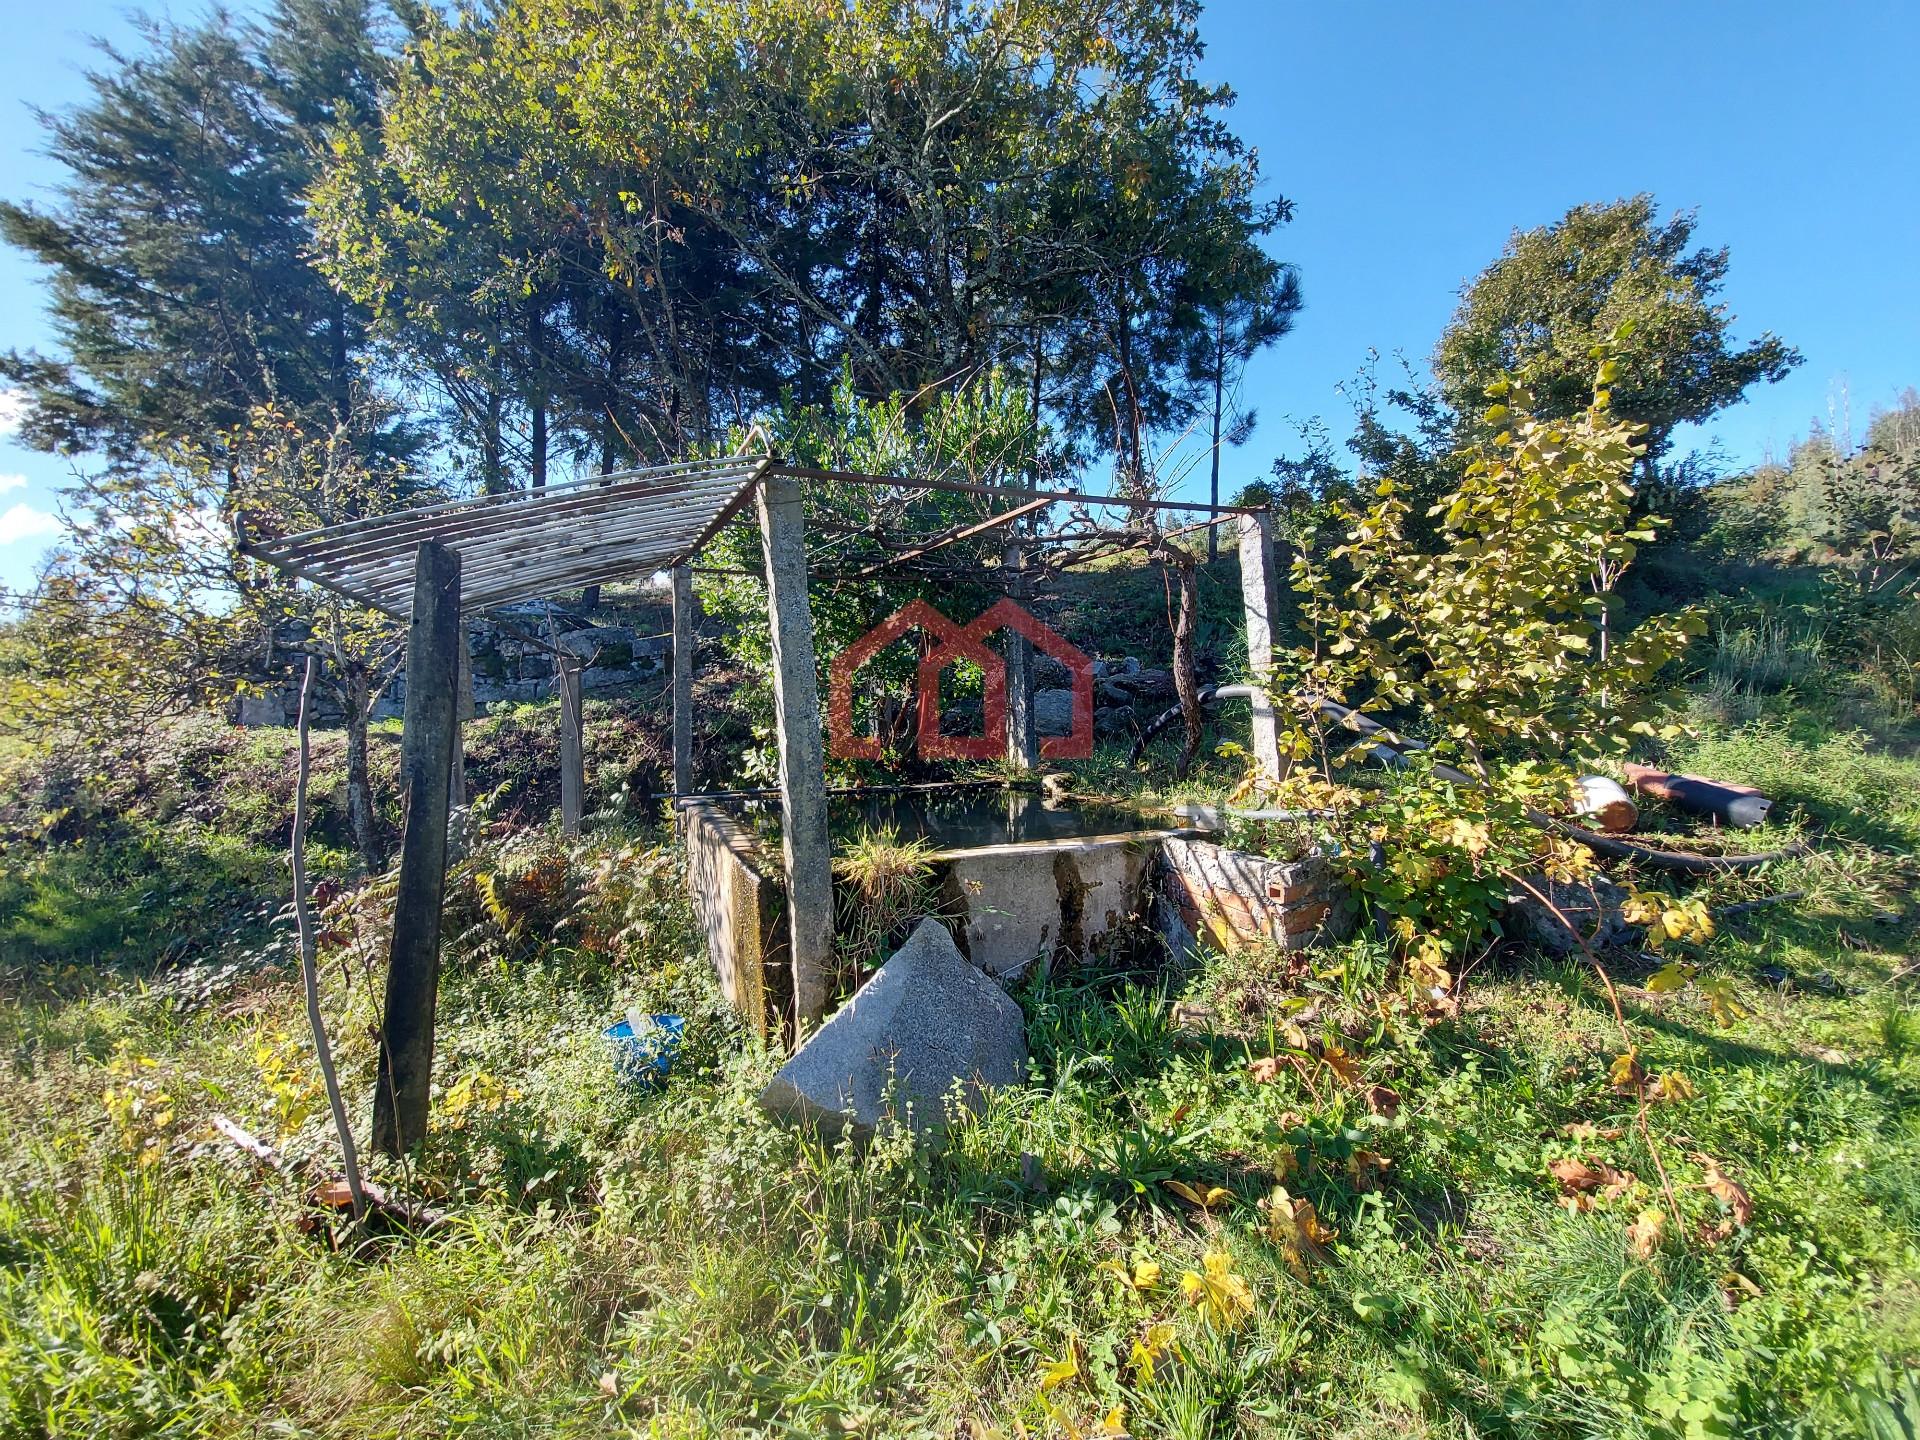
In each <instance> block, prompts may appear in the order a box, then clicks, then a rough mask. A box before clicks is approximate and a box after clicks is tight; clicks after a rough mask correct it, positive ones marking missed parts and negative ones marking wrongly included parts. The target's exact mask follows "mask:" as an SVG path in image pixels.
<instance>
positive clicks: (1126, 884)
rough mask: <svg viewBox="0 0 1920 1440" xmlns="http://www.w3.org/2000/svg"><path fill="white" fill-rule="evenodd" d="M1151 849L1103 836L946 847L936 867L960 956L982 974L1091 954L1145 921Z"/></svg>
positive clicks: (1149, 844) (1015, 971)
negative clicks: (942, 877) (942, 874)
mask: <svg viewBox="0 0 1920 1440" xmlns="http://www.w3.org/2000/svg"><path fill="white" fill-rule="evenodd" d="M1157 844H1158V840H1157V838H1155V839H1148V838H1140V837H1130V838H1125V839H1116V838H1112V837H1108V838H1102V839H1095V840H1063V841H1058V842H1055V843H1051V844H1024V845H1016V846H1006V845H989V846H982V847H980V848H978V849H973V850H955V851H950V852H948V853H947V854H945V855H943V856H942V857H941V858H940V862H939V863H940V865H941V867H942V868H943V869H944V870H945V872H946V876H945V880H944V883H943V887H942V890H943V893H942V898H943V901H944V906H943V910H944V913H945V914H947V915H948V916H950V917H952V918H953V919H954V921H955V926H956V930H957V934H958V938H959V941H960V944H961V946H962V948H963V949H964V950H965V952H966V956H967V958H968V959H969V960H971V961H972V962H973V963H974V964H975V965H977V966H979V967H980V968H981V969H982V970H984V971H986V972H987V973H988V974H989V975H995V976H1006V977H1012V976H1016V975H1019V974H1021V973H1023V972H1024V971H1026V970H1027V968H1028V967H1029V966H1031V965H1032V964H1033V963H1034V962H1035V961H1036V960H1037V961H1039V962H1040V963H1042V964H1046V963H1049V962H1050V961H1051V960H1052V959H1054V958H1055V957H1056V956H1059V957H1063V958H1064V957H1066V956H1075V957H1083V956H1087V955H1097V954H1100V953H1103V952H1105V951H1107V950H1109V949H1111V948H1112V947H1113V946H1114V945H1115V944H1117V943H1118V942H1119V941H1120V940H1121V938H1122V936H1123V934H1124V932H1125V931H1126V929H1127V927H1128V926H1130V925H1132V924H1134V923H1135V922H1138V921H1140V920H1142V919H1143V918H1144V916H1145V914H1146V911H1147V908H1148V905H1149V902H1150V899H1151V896H1150V893H1149V879H1150V876H1151V873H1152V865H1153V852H1154V849H1155V847H1156V845H1157Z"/></svg>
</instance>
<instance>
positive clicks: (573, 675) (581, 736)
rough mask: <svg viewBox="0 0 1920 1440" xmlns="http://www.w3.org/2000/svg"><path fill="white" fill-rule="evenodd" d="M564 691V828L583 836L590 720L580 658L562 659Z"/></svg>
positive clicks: (560, 675) (560, 679)
mask: <svg viewBox="0 0 1920 1440" xmlns="http://www.w3.org/2000/svg"><path fill="white" fill-rule="evenodd" d="M557 665H558V670H557V680H558V685H559V690H560V828H561V830H562V831H563V832H565V833H566V834H568V835H578V834H579V833H580V817H581V815H582V813H583V812H584V810H585V809H586V791H587V757H586V716H585V714H584V713H583V712H582V710H581V706H580V658H579V656H577V655H562V656H561V657H560V659H559V661H558V662H557Z"/></svg>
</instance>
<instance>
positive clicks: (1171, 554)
mask: <svg viewBox="0 0 1920 1440" xmlns="http://www.w3.org/2000/svg"><path fill="white" fill-rule="evenodd" d="M1156 558H1157V559H1159V560H1160V561H1161V562H1162V563H1163V564H1165V565H1167V566H1168V567H1169V568H1170V569H1171V570H1172V571H1173V573H1174V574H1175V575H1176V576H1177V577H1178V579H1179V583H1180V611H1179V616H1178V618H1177V619H1176V620H1175V621H1174V625H1173V688H1174V690H1175V691H1176V692H1177V693H1178V694H1179V696H1180V719H1181V720H1182V722H1183V723H1184V724H1185V727H1186V743H1185V744H1184V745H1183V746H1182V748H1181V752H1180V762H1179V764H1178V766H1177V767H1176V769H1175V774H1176V775H1178V776H1179V778H1181V779H1183V780H1184V779H1185V778H1186V776H1187V772H1188V771H1190V770H1191V769H1193V760H1194V757H1195V756H1196V755H1198V754H1199V753H1200V680H1199V675H1198V666H1197V665H1196V664H1195V661H1194V653H1193V640H1194V632H1195V631H1196V630H1197V629H1198V627H1199V619H1200V581H1199V578H1198V576H1197V575H1196V573H1195V570H1196V563H1197V562H1196V558H1195V557H1194V556H1193V555H1192V554H1190V553H1188V552H1187V551H1186V550H1183V549H1182V548H1181V547H1180V546H1178V545H1175V544H1173V543H1172V542H1171V541H1167V540H1162V541H1161V542H1160V544H1159V547H1158V554H1157V556H1156Z"/></svg>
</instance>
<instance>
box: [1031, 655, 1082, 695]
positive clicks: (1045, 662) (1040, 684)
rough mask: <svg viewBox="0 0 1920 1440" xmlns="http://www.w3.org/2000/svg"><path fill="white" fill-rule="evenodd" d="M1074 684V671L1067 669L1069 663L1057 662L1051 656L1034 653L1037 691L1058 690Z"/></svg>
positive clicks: (1035, 686)
mask: <svg viewBox="0 0 1920 1440" xmlns="http://www.w3.org/2000/svg"><path fill="white" fill-rule="evenodd" d="M1072 684H1073V671H1071V670H1069V669H1068V668H1067V662H1066V661H1064V660H1057V659H1055V658H1054V657H1053V656H1051V655H1042V654H1041V653H1040V652H1039V651H1038V650H1036V651H1034V652H1033V688H1034V689H1036V690H1057V689H1059V688H1061V687H1062V686H1071V685H1072Z"/></svg>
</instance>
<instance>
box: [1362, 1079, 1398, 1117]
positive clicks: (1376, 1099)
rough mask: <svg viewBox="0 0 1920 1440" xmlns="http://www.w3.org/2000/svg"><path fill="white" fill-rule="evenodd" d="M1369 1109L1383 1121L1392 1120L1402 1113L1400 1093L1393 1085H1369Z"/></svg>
mask: <svg viewBox="0 0 1920 1440" xmlns="http://www.w3.org/2000/svg"><path fill="white" fill-rule="evenodd" d="M1367 1108H1368V1109H1369V1110H1371V1111H1372V1112H1373V1113H1374V1114H1376V1115H1378V1116H1379V1117H1380V1118H1381V1119H1383V1120H1391V1119H1393V1118H1394V1116H1396V1115H1398V1114H1399V1113H1400V1092H1399V1091H1398V1090H1395V1089H1394V1088H1393V1087H1392V1086H1391V1085H1369V1086H1368V1087H1367Z"/></svg>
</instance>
